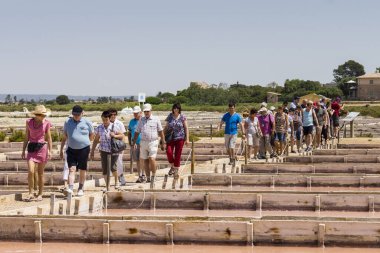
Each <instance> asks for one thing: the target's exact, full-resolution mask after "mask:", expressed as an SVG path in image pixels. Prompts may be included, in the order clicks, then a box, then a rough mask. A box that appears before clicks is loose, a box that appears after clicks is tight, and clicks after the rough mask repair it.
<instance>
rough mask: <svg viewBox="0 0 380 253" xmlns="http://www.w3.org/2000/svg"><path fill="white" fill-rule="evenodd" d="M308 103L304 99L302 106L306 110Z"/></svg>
mask: <svg viewBox="0 0 380 253" xmlns="http://www.w3.org/2000/svg"><path fill="white" fill-rule="evenodd" d="M307 102H308V100H307V99H302V104H301V108H302V109H305V108H306V107H307Z"/></svg>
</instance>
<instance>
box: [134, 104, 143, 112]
mask: <svg viewBox="0 0 380 253" xmlns="http://www.w3.org/2000/svg"><path fill="white" fill-rule="evenodd" d="M139 112H141V108H140V106H138V105H136V106H135V107H133V113H139Z"/></svg>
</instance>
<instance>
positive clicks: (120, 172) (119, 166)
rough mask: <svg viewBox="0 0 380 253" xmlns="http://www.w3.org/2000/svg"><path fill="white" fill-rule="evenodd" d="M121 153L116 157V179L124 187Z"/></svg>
mask: <svg viewBox="0 0 380 253" xmlns="http://www.w3.org/2000/svg"><path fill="white" fill-rule="evenodd" d="M123 153H124V152H121V153H120V154H119V155H118V156H117V161H116V166H117V175H118V179H119V180H120V184H121V185H125V183H126V182H125V178H124V166H123Z"/></svg>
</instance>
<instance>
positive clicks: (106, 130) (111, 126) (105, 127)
mask: <svg viewBox="0 0 380 253" xmlns="http://www.w3.org/2000/svg"><path fill="white" fill-rule="evenodd" d="M101 117H102V122H103V124H100V125H99V126H98V127H97V128H95V138H94V141H93V143H92V149H91V156H90V157H91V160H94V152H95V149H96V146H97V145H98V143H99V151H100V159H101V163H102V170H103V176H104V178H105V179H106V182H107V186H108V185H109V175H110V174H111V173H112V175H113V176H114V179H115V189H119V188H120V186H119V180H118V171H117V161H118V159H119V157H120V153H121V152H120V153H113V152H112V150H111V139H112V138H115V139H120V140H122V139H123V138H124V134H123V133H122V132H118V130H116V128H115V123H112V122H111V117H112V113H111V111H110V110H108V111H104V112H103V113H102V116H101ZM108 156H111V157H110V159H111V167H110V168H109V167H108V166H109V164H108ZM109 170H110V171H111V173H109Z"/></svg>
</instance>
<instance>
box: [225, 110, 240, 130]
mask: <svg viewBox="0 0 380 253" xmlns="http://www.w3.org/2000/svg"><path fill="white" fill-rule="evenodd" d="M222 121H223V122H225V123H226V126H225V128H224V133H225V134H237V131H238V124H239V123H241V116H240V115H239V114H238V113H234V114H232V115H231V114H230V113H229V112H227V113H226V114H224V115H223V118H222Z"/></svg>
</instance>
